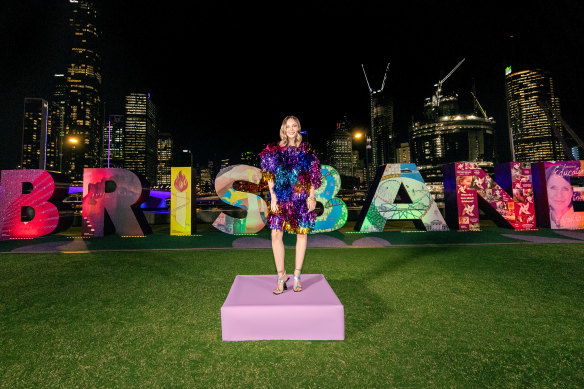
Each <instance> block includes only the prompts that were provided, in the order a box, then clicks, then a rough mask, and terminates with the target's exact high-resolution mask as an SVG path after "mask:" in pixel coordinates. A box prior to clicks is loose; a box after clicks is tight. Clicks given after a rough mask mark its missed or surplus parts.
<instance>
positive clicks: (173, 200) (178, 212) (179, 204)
mask: <svg viewBox="0 0 584 389" xmlns="http://www.w3.org/2000/svg"><path fill="white" fill-rule="evenodd" d="M191 177H192V174H191V168H190V167H172V168H171V174H170V182H172V183H173V184H172V186H171V187H170V235H190V234H191V233H192V232H193V230H194V229H192V228H191V227H192V226H193V225H194V226H195V228H196V217H197V216H196V204H195V199H196V195H195V193H196V190H195V186H194V184H193V181H192V180H191ZM193 222H194V223H193Z"/></svg>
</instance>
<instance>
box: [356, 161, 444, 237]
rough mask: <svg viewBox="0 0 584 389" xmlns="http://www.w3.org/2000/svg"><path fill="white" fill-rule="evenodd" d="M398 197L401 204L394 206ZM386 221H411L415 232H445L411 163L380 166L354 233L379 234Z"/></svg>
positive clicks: (435, 206)
mask: <svg viewBox="0 0 584 389" xmlns="http://www.w3.org/2000/svg"><path fill="white" fill-rule="evenodd" d="M398 194H399V196H400V198H401V200H402V202H400V203H395V202H394V201H395V198H396V196H397V195H398ZM387 220H413V221H414V224H415V225H416V227H417V228H418V229H424V230H426V231H447V230H448V226H447V225H446V222H445V221H444V218H443V217H442V214H441V213H440V211H439V210H438V206H437V205H436V202H435V201H434V200H433V199H432V196H431V195H430V192H429V191H428V188H427V187H426V183H425V182H424V179H423V178H422V176H421V175H420V173H419V172H418V168H417V167H416V165H415V164H413V163H401V164H400V163H395V164H388V165H385V166H380V167H379V169H378V170H377V174H376V176H375V180H374V181H373V184H372V185H371V189H370V190H369V192H368V193H367V199H366V200H365V204H364V205H363V208H362V209H361V213H360V214H359V218H358V219H357V223H356V224H355V230H356V231H362V232H379V231H383V227H384V226H385V222H386V221H387Z"/></svg>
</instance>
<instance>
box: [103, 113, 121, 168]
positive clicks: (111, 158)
mask: <svg viewBox="0 0 584 389" xmlns="http://www.w3.org/2000/svg"><path fill="white" fill-rule="evenodd" d="M124 119H125V117H124V115H109V117H108V121H107V123H105V125H104V127H103V136H102V139H103V156H102V160H103V162H102V166H103V167H109V168H123V167H124V126H125V120H124Z"/></svg>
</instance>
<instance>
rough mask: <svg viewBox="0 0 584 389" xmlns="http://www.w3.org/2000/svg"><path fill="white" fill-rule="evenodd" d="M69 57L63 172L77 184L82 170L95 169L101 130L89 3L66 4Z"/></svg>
mask: <svg viewBox="0 0 584 389" xmlns="http://www.w3.org/2000/svg"><path fill="white" fill-rule="evenodd" d="M69 6H70V7H71V14H70V17H69V27H70V37H71V42H72V46H71V53H70V61H69V65H68V68H67V72H66V85H67V91H66V93H67V109H66V112H65V115H64V129H63V131H64V139H63V140H64V142H63V143H62V145H61V147H62V152H63V158H62V165H63V166H62V167H63V172H64V173H66V174H67V175H68V176H70V177H71V178H72V179H73V182H77V183H79V182H81V180H82V179H83V168H85V167H98V166H99V161H100V152H99V150H100V136H101V132H102V127H101V111H102V109H101V105H102V104H101V98H100V90H101V56H100V53H99V38H100V31H99V29H98V27H97V24H98V12H97V9H96V7H95V4H94V2H93V1H92V0H70V1H69Z"/></svg>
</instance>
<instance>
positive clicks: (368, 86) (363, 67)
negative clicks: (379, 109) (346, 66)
mask: <svg viewBox="0 0 584 389" xmlns="http://www.w3.org/2000/svg"><path fill="white" fill-rule="evenodd" d="M361 69H363V74H364V75H365V81H366V82H367V88H369V93H373V89H371V84H369V79H368V78H367V73H366V72H365V66H364V65H363V64H361ZM388 71H389V62H388V63H387V67H386V68H385V74H384V75H383V82H382V83H381V89H379V90H378V91H376V92H383V89H384V88H385V80H387V72H388Z"/></svg>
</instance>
